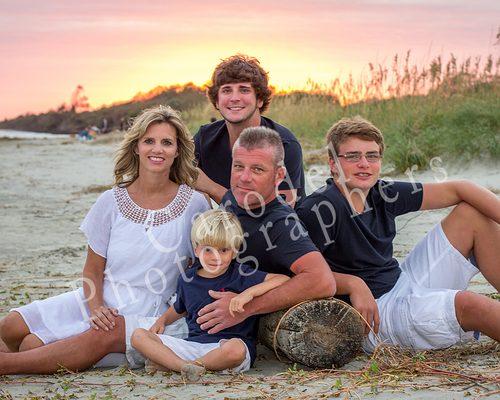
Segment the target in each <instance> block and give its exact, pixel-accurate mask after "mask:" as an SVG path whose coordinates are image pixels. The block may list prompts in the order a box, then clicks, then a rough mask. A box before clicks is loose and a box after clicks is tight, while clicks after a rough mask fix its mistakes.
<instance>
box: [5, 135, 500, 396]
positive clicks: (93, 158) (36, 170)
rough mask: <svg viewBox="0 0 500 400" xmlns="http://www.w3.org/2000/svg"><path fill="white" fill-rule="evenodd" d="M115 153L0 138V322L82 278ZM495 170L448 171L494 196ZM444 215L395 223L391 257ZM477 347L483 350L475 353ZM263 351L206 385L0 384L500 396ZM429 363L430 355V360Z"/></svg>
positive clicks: (88, 390)
mask: <svg viewBox="0 0 500 400" xmlns="http://www.w3.org/2000/svg"><path fill="white" fill-rule="evenodd" d="M108 142H112V141H111V140H108ZM113 150H114V144H113V143H103V142H101V143H99V142H97V143H78V142H76V141H72V140H68V139H52V140H0V231H1V241H0V279H1V280H0V282H1V284H0V285H1V286H0V317H1V316H4V315H5V314H6V313H7V312H8V311H9V309H10V308H12V307H14V306H18V305H20V304H25V303H27V302H29V301H32V300H36V299H41V298H45V297H47V296H50V295H54V294H58V293H61V292H63V291H65V290H67V289H68V287H69V285H70V283H71V282H73V281H75V280H76V279H78V277H79V276H80V274H81V270H82V266H83V261H84V256H85V248H86V244H85V239H84V236H83V234H82V233H81V232H80V231H79V230H78V226H79V224H80V222H81V220H82V218H83V217H84V215H85V213H86V212H87V210H88V209H89V208H90V206H91V205H92V204H93V202H94V201H95V199H96V198H97V196H98V195H99V193H101V192H102V191H104V190H105V189H107V188H108V187H109V186H110V185H111V183H112V153H113ZM498 167H499V166H498V164H495V165H487V166H485V165H482V166H476V167H471V166H467V167H462V168H454V169H453V168H449V169H448V173H449V175H450V177H451V178H470V179H474V180H475V181H477V182H479V183H481V184H483V185H485V186H487V187H489V188H490V189H492V190H494V191H495V192H496V193H500V169H499V168H498ZM320 172H321V173H320V175H319V176H317V177H316V178H315V179H313V180H312V181H311V182H309V186H311V184H312V185H313V186H315V185H318V184H319V182H321V181H324V179H325V177H326V171H325V170H324V169H323V170H321V171H320ZM435 176H436V177H438V178H441V177H442V174H441V173H432V171H431V172H427V173H424V174H421V175H417V178H418V179H419V180H423V181H432V180H433V179H434V178H435ZM444 215H446V211H438V212H424V213H413V214H412V215H409V216H407V217H405V218H401V219H400V220H399V221H398V226H399V228H400V229H399V234H398V236H397V238H396V243H395V252H396V256H397V257H399V258H402V257H404V255H405V254H406V253H407V252H408V251H409V249H411V247H412V246H413V245H414V244H415V243H416V241H417V240H418V239H419V238H420V237H421V236H422V235H424V234H425V233H426V232H427V231H428V230H429V229H430V228H431V227H432V226H433V225H434V224H435V223H436V222H437V221H439V220H440V219H441V218H442V217H443V216H444ZM470 289H471V290H474V291H477V292H481V293H492V292H494V289H493V288H492V287H491V286H489V285H488V284H487V283H486V282H485V280H484V278H482V277H481V276H478V277H476V279H474V281H473V282H472V284H471V287H470ZM481 349H483V350H484V349H487V350H488V351H487V353H486V354H483V355H475V354H474V353H477V352H478V351H480V350H481ZM259 354H260V355H259V358H258V361H257V362H256V365H255V368H254V369H252V370H251V372H249V373H247V374H245V375H244V376H240V377H230V376H219V375H207V376H206V377H205V378H204V379H203V381H202V383H198V384H187V385H186V384H184V383H183V382H181V381H180V379H179V377H178V376H177V375H172V376H170V375H162V374H157V375H156V376H153V377H151V376H148V375H146V374H145V373H144V371H143V370H135V371H128V370H127V369H125V368H115V369H107V370H93V371H88V372H85V373H81V374H63V375H59V376H22V377H21V376H11V377H4V378H0V398H44V399H45V398H47V399H49V398H54V399H56V398H57V399H66V398H68V399H69V398H103V399H114V398H183V399H186V398H193V399H194V398H210V399H223V398H239V399H243V398H244V399H265V398H274V399H281V398H298V397H300V398H304V399H309V398H310V399H315V398H330V397H338V396H340V397H342V398H346V397H347V398H350V397H354V398H359V397H363V396H369V397H373V398H377V399H385V398H391V399H394V398H402V397H405V398H406V397H409V398H429V399H430V398H436V397H439V398H443V399H457V398H463V397H465V396H468V395H472V396H473V397H474V396H478V395H481V394H486V393H489V395H490V397H489V398H493V397H499V396H500V394H499V393H497V394H494V393H492V392H491V391H495V390H496V391H498V390H499V389H500V387H499V386H498V385H491V384H483V383H480V384H476V383H474V382H472V381H471V382H469V383H467V384H465V383H464V382H466V381H467V380H463V379H462V380H457V378H456V376H455V377H454V376H450V377H448V378H443V377H438V376H435V375H434V376H430V375H428V376H421V377H417V378H414V377H412V376H406V377H405V375H404V374H403V373H401V374H400V376H399V378H398V379H396V377H391V376H386V375H384V374H382V373H380V372H377V371H376V368H375V370H372V373H365V374H364V375H363V374H361V375H357V377H356V376H355V375H353V374H350V373H348V372H343V373H341V374H340V375H339V374H337V373H330V374H326V373H323V374H318V373H314V372H309V371H303V367H301V366H297V367H296V368H294V367H293V365H291V364H286V363H281V362H279V361H278V360H277V359H276V358H275V356H274V354H273V353H272V352H271V351H269V350H267V349H265V348H263V347H260V348H259ZM446 354H447V353H445V357H446ZM449 356H450V359H449V361H450V362H458V364H459V366H460V367H461V368H462V372H463V371H467V370H468V369H469V370H470V369H472V370H474V371H476V372H478V373H480V374H483V375H484V376H487V375H488V374H490V376H491V373H494V374H496V376H497V377H498V376H499V374H500V370H499V367H498V365H499V364H500V362H499V361H500V352H499V347H498V346H495V344H493V343H492V341H491V340H489V339H487V338H483V339H482V340H481V342H480V344H479V348H478V347H477V345H475V346H474V345H468V346H465V351H464V354H463V355H461V356H460V358H457V357H458V355H456V354H455V352H454V351H453V350H449ZM425 357H427V359H429V358H432V354H431V355H430V356H429V355H427V356H425ZM440 357H442V355H440ZM369 365H370V361H369V359H368V357H367V356H364V355H361V356H360V357H358V358H357V359H356V360H354V361H353V362H351V363H349V364H348V365H346V366H345V367H344V368H343V369H344V370H346V371H356V370H361V369H363V368H367V367H368V366H369ZM304 369H305V368H304ZM305 370H306V369H305ZM360 377H361V378H360ZM387 382H389V383H387ZM347 388H350V389H349V390H347ZM414 388H418V390H414ZM9 396H11V397H9Z"/></svg>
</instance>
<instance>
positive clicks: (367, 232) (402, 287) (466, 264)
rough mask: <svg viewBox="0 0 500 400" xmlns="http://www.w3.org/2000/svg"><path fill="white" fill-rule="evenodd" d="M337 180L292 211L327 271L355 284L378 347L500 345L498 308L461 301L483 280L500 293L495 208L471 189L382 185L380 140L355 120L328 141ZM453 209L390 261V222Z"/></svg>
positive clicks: (498, 210) (334, 130)
mask: <svg viewBox="0 0 500 400" xmlns="http://www.w3.org/2000/svg"><path fill="white" fill-rule="evenodd" d="M327 143H328V149H329V150H328V151H329V166H330V170H331V173H332V176H333V178H331V179H329V180H328V181H327V183H326V185H325V186H323V187H322V188H320V189H318V190H317V191H315V192H314V193H313V194H311V195H310V196H308V197H307V198H306V199H305V200H304V201H303V203H302V204H301V205H300V207H299V208H298V210H297V214H298V215H299V217H300V218H301V220H302V221H303V222H304V224H305V225H306V228H307V229H308V232H309V235H310V237H311V239H312V240H313V242H314V243H315V244H316V246H317V247H318V249H319V250H320V251H321V253H322V255H323V256H324V257H325V259H326V261H327V262H328V264H329V265H330V268H331V269H332V271H335V272H340V273H344V274H351V275H354V276H356V277H357V279H358V281H357V283H356V284H357V290H356V293H357V294H356V296H355V297H353V296H352V295H351V296H350V300H351V302H352V305H353V306H354V307H355V308H356V309H358V311H360V312H361V314H362V315H363V316H364V318H365V319H366V320H367V321H368V323H369V324H370V326H371V327H372V328H373V329H372V330H370V333H369V335H368V337H367V338H366V340H365V343H364V348H365V350H366V351H368V352H371V351H373V350H374V348H375V346H376V345H377V343H378V339H377V338H376V335H375V334H376V333H378V335H379V339H381V340H382V341H383V342H385V343H390V344H395V345H400V346H404V347H410V348H413V349H435V348H444V347H448V346H451V345H453V344H455V343H458V342H460V341H464V340H467V339H469V338H471V337H472V336H473V333H474V331H480V332H483V333H485V334H486V335H488V336H490V337H491V338H493V339H495V340H497V341H498V340H500V303H499V302H497V301H495V300H491V299H489V298H487V297H486V296H482V295H479V294H477V293H473V292H469V291H466V288H467V286H468V283H469V281H470V280H471V278H472V277H473V276H474V275H475V274H477V273H478V272H481V273H482V274H483V275H484V277H485V278H486V279H487V280H488V282H489V283H491V284H492V285H493V286H494V287H495V289H496V290H497V291H498V290H499V289H500V269H499V266H500V265H499V263H498V260H499V258H500V247H499V244H500V226H499V223H500V201H499V199H498V198H497V197H496V196H495V195H494V194H493V193H491V192H490V191H488V190H487V189H485V188H483V187H481V186H478V185H476V184H474V183H472V182H468V181H449V182H442V183H424V184H421V183H415V182H411V183H407V182H389V181H384V180H380V179H379V177H380V169H381V159H382V154H383V152H384V140H383V136H382V133H381V132H380V130H379V129H377V128H376V127H375V126H374V125H372V124H371V123H370V122H368V121H366V120H364V119H362V118H360V117H355V118H352V119H349V118H345V119H342V120H340V121H339V122H337V123H336V124H334V125H333V126H332V127H331V128H330V130H329V132H328V134H327ZM450 206H456V207H455V208H454V209H453V211H452V212H451V213H450V214H449V215H448V216H447V217H446V218H444V219H443V221H441V222H440V223H439V224H437V225H436V226H435V227H434V228H433V229H432V230H431V231H430V232H429V233H428V234H427V235H426V236H425V237H424V238H423V239H422V241H421V242H420V243H418V244H417V245H416V246H415V248H414V249H413V250H412V251H411V252H410V253H409V254H408V256H407V257H406V259H405V260H404V261H403V262H402V263H401V264H399V263H398V261H397V260H396V259H395V258H394V256H393V240H394V237H395V235H396V225H395V222H394V220H395V218H396V217H397V216H399V215H402V214H406V213H408V212H412V211H418V210H431V209H440V208H445V207H450Z"/></svg>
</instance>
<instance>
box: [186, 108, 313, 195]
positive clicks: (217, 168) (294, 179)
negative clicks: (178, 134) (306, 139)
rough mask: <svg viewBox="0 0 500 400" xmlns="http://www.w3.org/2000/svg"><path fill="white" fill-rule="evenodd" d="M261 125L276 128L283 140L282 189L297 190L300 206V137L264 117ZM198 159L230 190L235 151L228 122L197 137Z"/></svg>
mask: <svg viewBox="0 0 500 400" xmlns="http://www.w3.org/2000/svg"><path fill="white" fill-rule="evenodd" d="M260 125H261V126H265V127H267V128H271V129H274V130H275V131H276V132H278V134H279V135H280V137H281V141H282V142H283V148H284V150H285V167H286V177H285V180H284V181H283V182H282V183H281V184H280V186H279V189H280V190H288V189H297V196H300V197H298V198H297V203H298V201H299V200H301V199H302V198H304V197H305V180H304V168H303V165H302V148H301V147H300V143H299V141H298V140H297V138H296V137H295V136H294V135H293V133H292V132H290V131H289V130H288V129H287V128H285V127H284V126H282V125H279V124H277V123H276V122H274V121H273V120H271V119H269V118H266V117H261V119H260ZM194 145H195V156H196V159H197V161H198V167H200V169H201V170H202V171H203V172H205V174H207V176H208V177H209V178H210V179H212V180H213V181H214V182H216V183H218V184H219V185H222V186H224V187H225V188H229V187H230V181H231V164H232V161H233V157H232V149H231V148H230V147H229V133H228V131H227V126H226V121H224V120H219V121H215V122H213V123H211V124H208V125H203V126H201V128H200V129H199V131H198V133H197V134H196V135H195V136H194Z"/></svg>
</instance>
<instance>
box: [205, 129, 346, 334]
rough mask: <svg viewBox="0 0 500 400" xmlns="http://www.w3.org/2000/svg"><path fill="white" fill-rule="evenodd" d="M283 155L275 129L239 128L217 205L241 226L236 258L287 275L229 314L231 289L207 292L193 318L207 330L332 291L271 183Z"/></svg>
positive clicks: (322, 264) (278, 176) (278, 175)
mask: <svg viewBox="0 0 500 400" xmlns="http://www.w3.org/2000/svg"><path fill="white" fill-rule="evenodd" d="M283 158H284V149H283V145H282V143H281V139H280V136H279V135H278V134H277V133H276V132H275V131H273V130H272V129H269V128H265V127H253V128H247V129H245V130H244V131H243V132H242V133H241V135H240V136H239V138H238V140H237V141H236V143H235V145H234V147H233V157H232V159H233V161H232V170H231V190H230V191H227V193H226V194H225V195H224V197H223V199H222V207H224V208H225V209H226V210H227V211H230V212H232V213H234V214H235V215H236V216H237V217H238V219H239V221H240V223H241V225H242V227H243V231H244V243H243V247H242V249H241V251H240V253H239V254H238V258H237V261H238V262H240V263H245V264H247V265H250V266H251V267H254V268H258V269H260V270H263V271H266V272H272V273H282V274H286V275H289V276H292V279H290V280H289V281H287V282H285V283H284V284H283V285H281V286H280V287H278V288H275V289H273V290H271V291H269V292H268V293H266V294H264V295H262V296H259V297H257V298H255V299H253V300H252V301H251V302H250V303H248V304H247V305H245V311H244V312H243V313H239V314H236V315H235V316H234V317H233V316H231V315H230V313H229V302H230V300H231V298H232V297H233V296H235V294H234V293H230V292H211V296H212V297H214V299H217V300H216V301H214V302H213V303H212V304H210V305H208V306H206V307H204V308H203V309H202V310H201V311H200V318H198V321H197V322H198V323H200V324H201V327H202V329H209V331H208V332H209V333H216V332H219V331H220V330H222V329H225V328H227V327H229V326H232V325H235V324H237V323H239V322H241V321H242V320H244V319H246V318H247V317H249V316H251V315H256V314H263V313H268V312H272V311H276V310H280V309H283V308H287V307H290V306H292V305H294V304H297V303H299V302H301V301H303V300H310V299H318V298H324V297H330V296H333V295H334V294H335V291H336V288H335V286H336V284H335V279H334V275H333V274H332V273H331V271H330V268H329V267H328V264H327V263H326V261H325V259H324V258H323V257H322V256H321V254H320V253H319V252H318V249H317V248H316V247H315V246H314V244H313V243H312V242H311V240H310V239H309V236H308V235H307V232H306V231H305V229H304V227H303V225H302V224H301V222H300V221H299V219H298V217H297V214H296V213H295V212H294V210H293V209H292V208H291V207H290V206H288V205H287V204H284V203H283V202H282V201H280V199H279V198H277V194H276V187H277V186H278V185H279V184H280V182H281V181H282V180H283V177H284V176H285V170H284V168H283Z"/></svg>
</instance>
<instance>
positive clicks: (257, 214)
mask: <svg viewBox="0 0 500 400" xmlns="http://www.w3.org/2000/svg"><path fill="white" fill-rule="evenodd" d="M221 207H222V208H224V209H226V211H229V212H232V213H233V214H235V215H236V217H238V220H239V221H240V223H241V226H242V228H243V232H244V235H245V237H244V242H243V245H242V247H241V249H240V252H239V254H238V257H237V260H238V261H239V262H241V263H245V264H247V265H249V266H251V267H253V268H258V269H260V270H262V271H266V272H272V273H275V274H284V275H288V276H291V275H292V271H290V267H291V265H292V264H293V263H294V262H295V261H296V260H297V259H299V258H300V257H302V256H303V255H305V254H307V253H310V252H311V251H318V249H317V248H316V246H314V244H313V242H312V241H311V239H310V238H309V235H308V234H307V231H306V229H305V228H304V225H303V224H302V222H301V221H300V220H299V218H298V216H297V214H296V213H295V211H294V210H293V209H292V208H291V207H290V206H288V205H287V204H284V203H282V202H281V201H280V200H278V199H277V198H276V199H274V200H273V201H271V202H269V203H267V204H266V205H265V207H262V208H256V209H252V210H251V211H250V212H249V211H247V210H246V209H244V208H242V207H240V206H238V203H237V202H236V199H235V198H234V195H233V193H232V192H231V191H228V192H227V193H226V194H225V195H224V197H223V198H222V202H221Z"/></svg>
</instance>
